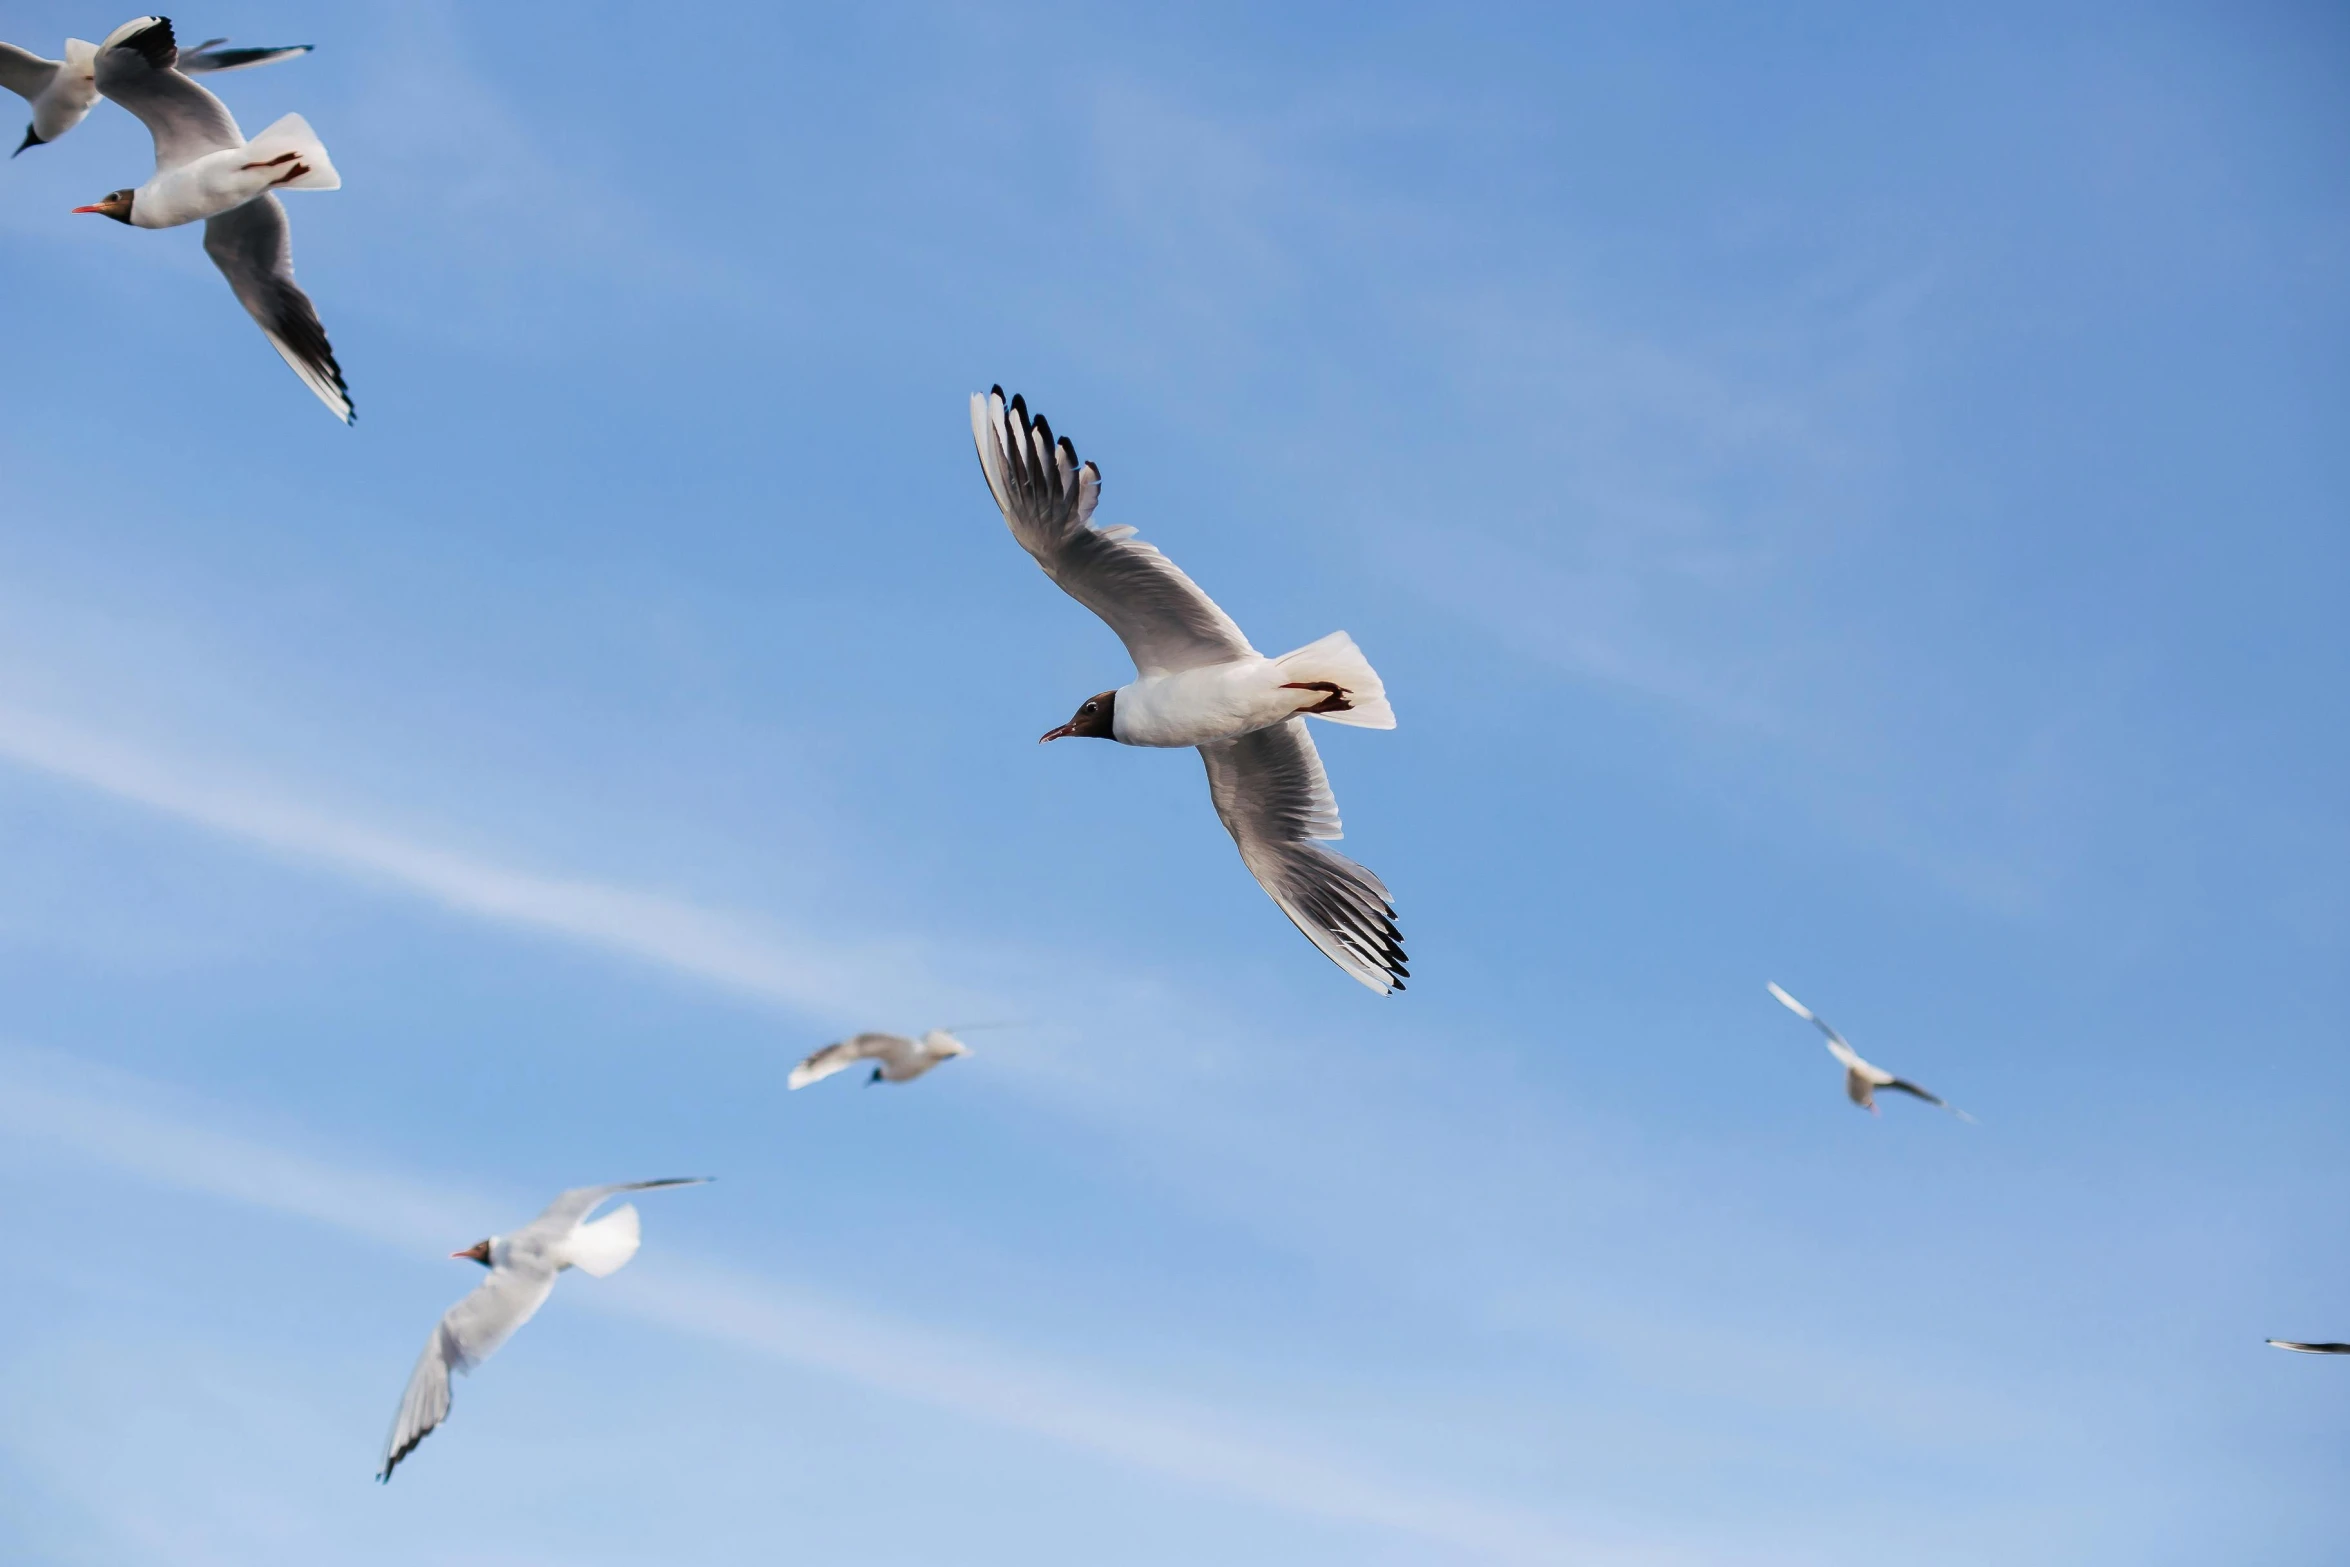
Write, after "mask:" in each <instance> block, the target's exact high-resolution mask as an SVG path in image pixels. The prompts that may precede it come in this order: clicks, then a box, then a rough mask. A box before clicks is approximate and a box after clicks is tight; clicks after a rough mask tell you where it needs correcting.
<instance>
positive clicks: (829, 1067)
mask: <svg viewBox="0 0 2350 1567" xmlns="http://www.w3.org/2000/svg"><path fill="white" fill-rule="evenodd" d="M970 1053H971V1047H970V1046H969V1045H966V1044H964V1043H963V1042H962V1041H961V1040H960V1039H957V1038H956V1037H955V1036H954V1035H952V1034H950V1033H948V1032H947V1031H946V1030H945V1029H943V1028H934V1029H932V1030H931V1031H930V1032H929V1033H927V1034H924V1035H923V1036H922V1037H921V1038H920V1039H908V1038H907V1037H906V1036H905V1035H903V1034H859V1035H857V1036H856V1037H855V1038H854V1039H844V1040H842V1041H840V1043H838V1044H834V1045H826V1046H825V1047H824V1048H823V1049H822V1050H819V1051H817V1052H816V1053H815V1054H814V1055H812V1056H810V1057H808V1059H807V1060H805V1061H802V1062H801V1063H800V1064H799V1065H798V1066H795V1067H793V1068H792V1069H791V1076H790V1078H788V1079H787V1080H786V1083H787V1086H789V1087H792V1088H805V1087H807V1086H808V1085H809V1084H810V1083H814V1082H818V1081H821V1080H822V1079H824V1078H827V1077H830V1076H831V1075H832V1074H833V1073H835V1072H840V1071H845V1070H847V1069H848V1068H849V1067H852V1066H855V1065H856V1064H857V1063H858V1062H860V1061H877V1062H879V1063H880V1065H878V1066H876V1067H875V1068H874V1069H873V1075H872V1076H871V1077H868V1078H867V1079H865V1081H866V1083H867V1084H869V1085H870V1084H873V1083H911V1082H912V1081H914V1079H915V1078H917V1077H920V1076H921V1075H922V1074H923V1073H925V1072H927V1071H929V1070H930V1069H931V1068H932V1067H934V1066H936V1065H938V1064H939V1063H940V1062H941V1061H945V1060H949V1059H951V1058H953V1057H955V1056H967V1055H969V1054H970Z"/></svg>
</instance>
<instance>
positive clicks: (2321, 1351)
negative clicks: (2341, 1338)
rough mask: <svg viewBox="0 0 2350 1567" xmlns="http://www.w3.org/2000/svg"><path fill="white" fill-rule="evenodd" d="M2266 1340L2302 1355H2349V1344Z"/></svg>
mask: <svg viewBox="0 0 2350 1567" xmlns="http://www.w3.org/2000/svg"><path fill="white" fill-rule="evenodd" d="M2267 1342H2268V1343H2270V1344H2272V1345H2274V1346H2275V1347H2277V1348H2278V1349H2290V1350H2293V1351H2296V1352H2297V1353H2300V1354H2303V1355H2350V1344H2299V1343H2295V1342H2294V1341H2293V1340H2291V1339H2289V1338H2272V1339H2270V1340H2268V1341H2267Z"/></svg>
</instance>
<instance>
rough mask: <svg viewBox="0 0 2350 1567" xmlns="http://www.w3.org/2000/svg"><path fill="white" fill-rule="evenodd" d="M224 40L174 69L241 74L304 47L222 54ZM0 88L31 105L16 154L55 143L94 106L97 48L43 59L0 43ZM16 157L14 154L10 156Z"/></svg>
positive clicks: (79, 45)
mask: <svg viewBox="0 0 2350 1567" xmlns="http://www.w3.org/2000/svg"><path fill="white" fill-rule="evenodd" d="M227 42H228V40H227V39H225V38H212V39H207V40H206V41H205V42H203V43H201V44H198V45H197V46H196V47H195V48H193V49H182V50H181V51H180V59H179V68H180V70H181V71H182V72H183V73H185V74H187V75H189V76H198V75H202V74H203V73H205V72H207V71H242V70H247V69H250V68H251V67H253V66H256V65H270V64H273V63H275V62H276V61H279V60H290V59H292V58H293V57H294V56H295V55H298V54H308V53H309V52H310V46H309V45H308V44H289V45H285V46H283V47H279V48H264V49H225V48H222V47H221V45H223V44H226V43H227ZM0 87H5V88H7V89H8V90H9V91H10V92H12V93H14V94H16V95H17V96H18V97H19V98H22V99H24V100H25V101H26V102H27V103H29V104H31V105H32V109H33V119H32V123H31V124H30V125H27V126H26V127H25V128H24V140H23V141H20V142H18V143H17V144H16V152H22V151H24V150H25V149H26V148H27V147H39V146H43V145H45V144H47V143H49V142H53V141H55V140H56V139H57V138H58V137H60V136H63V135H64V134H65V133H66V132H67V131H70V130H72V129H73V128H74V127H75V126H77V125H79V124H81V123H82V120H83V118H84V117H85V116H87V115H88V114H89V112H90V110H91V108H92V107H93V106H94V105H95V104H96V103H97V102H98V46H97V45H96V44H94V43H89V42H86V41H84V40H82V39H79V38H68V39H67V40H66V41H65V58H64V59H62V60H51V59H46V58H44V57H42V56H40V55H37V54H34V53H33V52H32V51H30V50H28V49H19V48H18V47H17V46H16V45H14V44H0ZM9 156H10V157H12V158H13V157H15V156H16V153H10V154H9Z"/></svg>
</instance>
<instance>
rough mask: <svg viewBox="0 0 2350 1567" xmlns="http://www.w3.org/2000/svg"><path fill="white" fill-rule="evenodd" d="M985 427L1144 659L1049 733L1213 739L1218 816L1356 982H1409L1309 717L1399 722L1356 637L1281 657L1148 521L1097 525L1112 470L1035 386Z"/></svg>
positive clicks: (993, 475)
mask: <svg viewBox="0 0 2350 1567" xmlns="http://www.w3.org/2000/svg"><path fill="white" fill-rule="evenodd" d="M971 434H972V438H973V440H974V441H975V442H976V443H977V445H978V448H979V466H980V469H981V471H982V472H983V473H984V474H985V475H986V477H987V487H988V490H989V491H990V493H992V494H993V495H994V496H995V501H996V505H997V506H998V507H999V508H1000V509H1001V510H1002V511H1003V514H1004V521H1005V522H1006V523H1007V524H1008V525H1010V527H1011V530H1012V536H1013V538H1014V539H1016V540H1018V541H1019V544H1020V547H1021V548H1023V549H1025V550H1027V551H1028V553H1029V554H1030V555H1031V556H1033V557H1035V560H1036V563H1037V565H1038V566H1040V567H1042V568H1043V570H1044V573H1045V575H1046V576H1048V577H1050V578H1052V579H1053V581H1054V582H1055V583H1056V584H1057V585H1058V586H1059V587H1060V588H1061V590H1062V591H1063V592H1065V593H1067V594H1068V595H1069V596H1070V597H1071V598H1073V599H1075V600H1077V602H1079V603H1080V604H1083V605H1084V606H1085V607H1086V608H1088V609H1090V610H1092V611H1093V612H1094V613H1095V614H1096V615H1099V616H1100V617H1101V618H1102V619H1103V620H1104V621H1105V622H1107V623H1108V625H1109V627H1110V629H1111V630H1112V631H1114V632H1116V633H1117V634H1118V639H1119V640H1120V641H1121V642H1123V643H1125V644H1126V651H1127V652H1128V653H1129V654H1130V655H1131V656H1132V657H1133V659H1134V668H1135V679H1134V680H1132V681H1131V682H1129V683H1128V684H1126V685H1123V686H1121V687H1119V688H1118V689H1117V690H1115V691H1103V692H1099V693H1097V694H1095V695H1094V696H1091V697H1088V698H1087V699H1086V700H1085V702H1084V703H1083V704H1082V705H1081V706H1079V708H1078V709H1077V716H1076V717H1074V718H1072V719H1071V720H1070V721H1069V722H1068V723H1066V724H1063V725H1062V726H1061V727H1060V728H1058V729H1055V730H1052V731H1051V732H1049V733H1047V734H1046V735H1044V736H1043V738H1044V739H1046V740H1060V739H1065V738H1071V737H1086V738H1093V739H1105V740H1116V741H1118V742H1119V743H1121V744H1124V745H1141V746H1196V747H1198V749H1199V753H1200V756H1201V758H1202V759H1203V760H1204V761H1205V762H1206V764H1207V771H1208V793H1209V796H1210V798H1211V799H1212V800H1213V801H1214V803H1215V807H1216V814H1217V816H1218V817H1220V818H1221V819H1222V820H1223V823H1224V827H1225V830H1226V831H1228V832H1230V833H1231V834H1232V838H1233V841H1234V842H1235V843H1236V844H1238V845H1239V848H1240V857H1241V860H1242V862H1243V863H1244V864H1246V865H1247V866H1248V868H1249V871H1250V873H1251V874H1252V875H1254V876H1255V877H1256V879H1257V882H1258V884H1259V885H1261V886H1262V887H1263V888H1264V889H1265V891H1266V892H1267V893H1268V894H1269V895H1270V896H1271V897H1272V899H1273V901H1274V903H1276V904H1277V905H1279V906H1280V909H1281V912H1282V913H1284V914H1286V915H1288V916H1289V918H1290V921H1291V922H1292V923H1293V924H1295V925H1296V926H1297V928H1298V929H1299V930H1301V931H1303V932H1304V933H1305V935H1306V938H1307V939H1308V940H1310V941H1312V942H1313V944H1314V945H1315V946H1316V947H1319V948H1320V949H1321V950H1322V952H1323V953H1324V955H1326V956H1327V957H1328V958H1329V959H1330V960H1331V961H1332V962H1334V963H1336V964H1337V965H1338V966H1339V967H1340V968H1342V969H1344V970H1345V971H1346V972H1347V973H1348V974H1350V975H1352V976H1353V977H1354V978H1355V979H1356V980H1358V981H1360V982H1361V983H1363V984H1364V985H1367V986H1369V987H1370V988H1371V989H1373V990H1376V991H1378V992H1380V993H1381V994H1383V995H1384V994H1387V993H1388V992H1391V991H1396V990H1401V989H1402V988H1403V981H1404V979H1405V978H1406V977H1408V971H1407V970H1406V969H1405V968H1404V951H1403V945H1402V939H1401V937H1400V936H1399V934H1398V933H1397V931H1396V928H1395V910H1394V908H1393V906H1392V905H1391V904H1390V903H1389V901H1388V896H1387V888H1386V887H1385V885H1383V884H1382V883H1381V882H1380V880H1379V878H1378V877H1376V876H1374V875H1372V874H1371V873H1370V872H1369V871H1367V870H1365V869H1364V868H1363V867H1361V866H1360V865H1357V864H1355V863H1354V862H1353V861H1352V860H1348V859H1345V858H1343V857H1341V856H1339V855H1336V854H1333V853H1331V852H1330V851H1329V850H1327V849H1325V848H1322V847H1321V845H1320V842H1319V841H1318V840H1328V839H1332V838H1336V837H1338V836H1339V835H1340V831H1339V820H1338V802H1337V801H1336V800H1335V799H1333V798H1332V796H1331V793H1330V783H1329V779H1328V778H1327V777H1326V776H1325V775H1324V773H1323V771H1322V759H1321V757H1320V755H1319V754H1318V753H1317V752H1316V751H1315V749H1314V741H1313V737H1312V736H1311V735H1309V734H1307V732H1306V725H1305V719H1306V718H1307V717H1308V716H1312V717H1316V718H1325V719H1328V720H1329V721H1331V722H1332V723H1339V724H1353V725H1357V726H1360V727H1362V728H1366V729H1393V728H1394V727H1395V713H1394V710H1393V709H1392V708H1390V707H1389V706H1388V704H1387V695H1386V691H1385V688H1384V687H1383V686H1382V685H1381V684H1380V680H1379V676H1378V674H1377V673H1376V672H1375V671H1374V670H1373V669H1372V668H1371V665H1370V661H1369V660H1368V659H1366V658H1364V657H1363V655H1362V653H1361V651H1360V650H1358V649H1357V648H1356V647H1355V644H1354V639H1353V638H1351V637H1349V636H1348V635H1347V634H1346V633H1345V632H1343V631H1339V632H1333V633H1332V634H1331V635H1329V636H1326V637H1324V638H1322V639H1321V640H1320V641H1318V642H1313V643H1309V644H1307V645H1306V646H1304V647H1302V648H1299V649H1297V650H1296V651H1295V652H1292V653H1284V654H1282V655H1281V656H1280V657H1278V658H1267V657H1266V656H1265V655H1264V654H1262V653H1259V652H1258V651H1257V650H1256V649H1255V648H1254V647H1251V646H1250V645H1249V640H1248V638H1247V637H1245V636H1243V635H1242V634H1241V630H1240V628H1239V627H1238V626H1237V625H1235V624H1233V622H1232V618H1231V617H1230V616H1229V615H1226V614H1225V613H1224V611H1223V610H1222V609H1220V608H1218V607H1217V605H1216V602H1215V601H1214V600H1213V599H1211V598H1209V597H1208V596H1207V595H1206V594H1205V593H1203V592H1201V591H1200V589H1199V587H1198V586H1197V585H1196V584H1195V583H1193V582H1192V580H1191V579H1190V578H1189V577H1187V576H1185V575H1184V574H1183V572H1182V571H1181V570H1180V569H1179V568H1177V567H1176V565H1175V564H1174V562H1172V561H1170V560H1168V559H1167V557H1166V556H1164V555H1162V554H1160V553H1159V552H1158V551H1157V550H1156V549H1154V548H1152V547H1151V546H1150V545H1148V544H1145V543H1143V542H1142V541H1141V540H1139V539H1137V538H1135V537H1134V530H1133V529H1132V528H1130V527H1116V528H1096V527H1094V526H1093V525H1092V517H1093V510H1094V505H1095V503H1096V502H1097V501H1098V500H1099V499H1100V496H1101V471H1100V469H1098V468H1097V467H1095V465H1094V464H1092V463H1090V462H1089V463H1085V464H1082V465H1080V464H1079V463H1078V461H1077V451H1076V448H1075V447H1073V446H1071V445H1070V443H1069V442H1068V441H1067V440H1065V439H1064V440H1061V441H1058V442H1056V441H1055V440H1054V438H1053V433H1052V428H1051V426H1049V425H1048V424H1047V423H1046V422H1045V421H1044V420H1043V419H1041V418H1039V419H1031V418H1030V417H1029V413H1028V407H1027V404H1026V403H1025V402H1024V401H1023V400H1022V399H1020V398H1018V397H1015V398H1013V399H1012V400H1011V401H1010V403H1009V404H1007V403H1006V402H1005V400H1004V393H1003V388H1001V387H997V388H995V389H994V390H993V391H992V392H990V393H989V394H988V395H987V396H985V397H977V396H974V397H973V398H972V399H971Z"/></svg>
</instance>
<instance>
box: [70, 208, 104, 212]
mask: <svg viewBox="0 0 2350 1567" xmlns="http://www.w3.org/2000/svg"><path fill="white" fill-rule="evenodd" d="M73 210H74V211H76V212H104V211H105V210H106V209H105V208H104V207H76V208H74V209H73Z"/></svg>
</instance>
